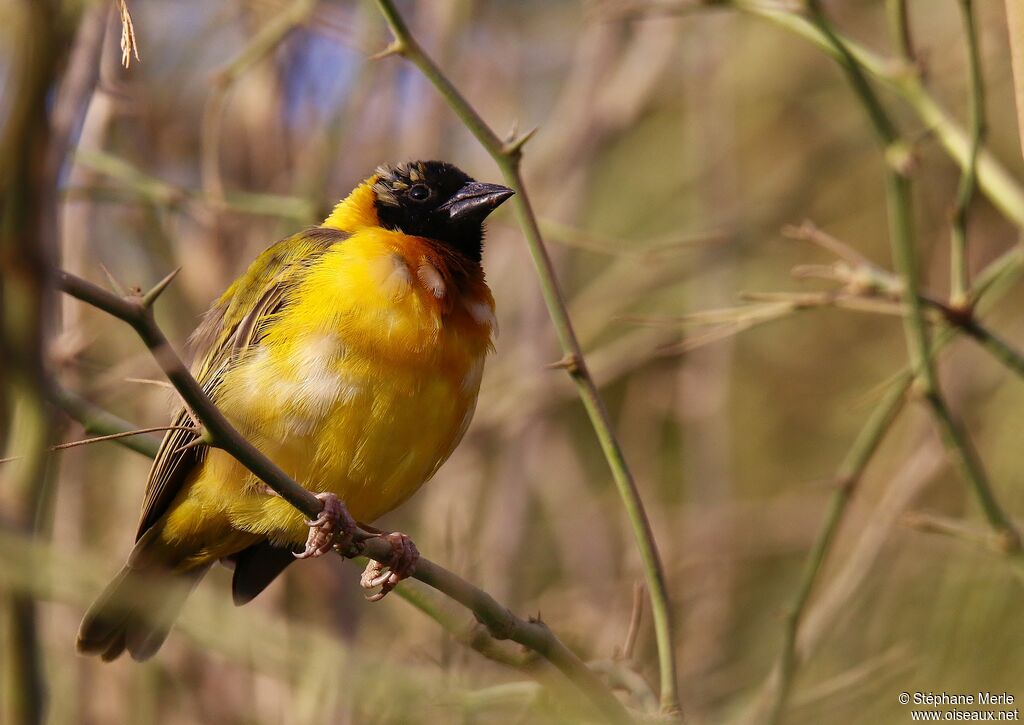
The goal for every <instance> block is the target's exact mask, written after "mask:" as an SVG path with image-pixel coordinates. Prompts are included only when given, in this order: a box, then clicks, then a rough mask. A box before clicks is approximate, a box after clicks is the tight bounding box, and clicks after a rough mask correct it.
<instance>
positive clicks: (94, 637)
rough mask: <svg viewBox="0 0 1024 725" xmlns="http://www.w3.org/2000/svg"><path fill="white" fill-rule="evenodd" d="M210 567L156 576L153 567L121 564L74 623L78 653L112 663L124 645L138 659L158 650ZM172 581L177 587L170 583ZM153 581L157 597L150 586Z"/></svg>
mask: <svg viewBox="0 0 1024 725" xmlns="http://www.w3.org/2000/svg"><path fill="white" fill-rule="evenodd" d="M208 568H209V567H208V566H201V567H198V568H196V569H192V570H190V571H187V572H183V573H173V574H171V573H169V572H163V573H164V576H162V577H159V578H154V577H153V576H152V574H153V572H152V570H148V571H147V570H139V569H136V568H132V567H131V566H125V567H124V568H123V569H121V571H120V572H119V573H118V575H117V576H115V577H114V579H113V581H111V582H110V584H108V585H107V588H106V589H104V590H103V593H102V594H100V596H99V598H98V599H97V600H96V601H95V602H94V603H93V605H92V606H91V607H89V611H88V612H86V613H85V617H84V618H83V619H82V624H81V626H80V627H79V628H78V642H77V643H76V648H77V649H78V651H79V652H80V653H82V654H86V655H99V657H100V658H101V659H103V660H104V661H105V662H110V661H111V660H115V659H117V658H118V657H120V656H121V653H122V652H124V651H125V650H128V653H129V654H130V655H131V656H132V659H134V660H136V661H137V662H142V661H143V660H147V659H149V658H150V657H152V656H153V655H154V654H156V652H157V650H158V649H160V645H162V644H163V643H164V640H165V639H167V634H168V632H170V630H171V625H173V624H174V619H175V618H176V617H177V615H178V611H179V610H180V609H181V605H182V604H184V603H185V598H186V597H188V595H189V592H191V591H192V587H194V586H195V585H196V584H197V583H198V582H199V580H200V579H201V578H202V576H203V574H205V573H206V570H207V569H208ZM173 580H178V581H177V584H178V585H177V586H168V585H169V584H171V583H172V581H173ZM153 583H155V584H157V585H158V587H157V588H156V591H157V592H159V593H160V596H159V597H157V596H155V592H154V589H153V587H151V586H147V584H153Z"/></svg>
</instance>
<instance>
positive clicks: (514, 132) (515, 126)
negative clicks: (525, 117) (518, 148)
mask: <svg viewBox="0 0 1024 725" xmlns="http://www.w3.org/2000/svg"><path fill="white" fill-rule="evenodd" d="M518 135H519V119H518V118H513V119H512V126H511V127H510V128H509V130H508V133H506V134H505V143H511V142H512V141H513V139H515V137H516V136H518Z"/></svg>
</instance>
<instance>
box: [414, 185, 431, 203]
mask: <svg viewBox="0 0 1024 725" xmlns="http://www.w3.org/2000/svg"><path fill="white" fill-rule="evenodd" d="M429 197H430V188H429V187H428V186H427V185H426V184H414V185H413V186H412V188H411V189H409V198H410V199H412V200H413V201H426V200H427V199H428V198H429Z"/></svg>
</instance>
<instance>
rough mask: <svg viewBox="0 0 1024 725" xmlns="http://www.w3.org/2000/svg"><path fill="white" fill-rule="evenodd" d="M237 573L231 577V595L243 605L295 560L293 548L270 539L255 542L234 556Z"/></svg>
mask: <svg viewBox="0 0 1024 725" xmlns="http://www.w3.org/2000/svg"><path fill="white" fill-rule="evenodd" d="M232 560H233V561H234V562H235V575H234V577H232V579H231V596H232V598H233V599H234V602H235V604H237V605H238V606H241V605H243V604H247V603H248V602H251V601H252V600H253V599H255V598H256V595H257V594H259V593H260V592H262V591H263V590H264V589H266V588H267V586H268V585H269V584H270V582H272V581H274V579H276V578H277V575H278V574H280V573H281V572H282V571H284V570H285V567H287V566H288V565H289V564H291V563H292V562H293V561H295V555H294V554H293V553H292V551H291V549H281V548H278V547H276V546H273V545H272V544H271V543H270V542H269V541H261V542H260V543H258V544H253V545H252V546H250V547H249V548H248V549H245V550H243V551H241V552H239V553H238V554H236V555H235V556H233V557H232Z"/></svg>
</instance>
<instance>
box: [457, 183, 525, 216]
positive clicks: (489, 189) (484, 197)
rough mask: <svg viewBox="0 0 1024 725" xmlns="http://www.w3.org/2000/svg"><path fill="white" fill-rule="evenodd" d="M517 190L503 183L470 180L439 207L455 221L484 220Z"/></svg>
mask: <svg viewBox="0 0 1024 725" xmlns="http://www.w3.org/2000/svg"><path fill="white" fill-rule="evenodd" d="M514 193H515V192H514V191H512V190H511V189H510V188H508V187H507V186H502V185H501V184H484V183H481V182H479V181H470V182H469V183H467V184H465V185H464V186H463V187H462V188H461V189H459V190H458V191H456V192H455V193H454V194H452V196H451V198H450V199H448V201H446V202H445V203H444V204H442V205H441V206H440V207H439V208H440V209H441V210H444V211H447V212H448V216H449V218H450V219H451V220H452V221H453V222H454V221H458V222H462V221H475V222H482V221H483V220H484V219H486V218H487V215H488V214H490V213H491V212H492V211H494V210H495V209H497V208H498V207H499V206H501V204H502V203H503V202H504V201H505V200H506V199H508V198H509V197H510V196H512V195H513V194H514Z"/></svg>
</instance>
